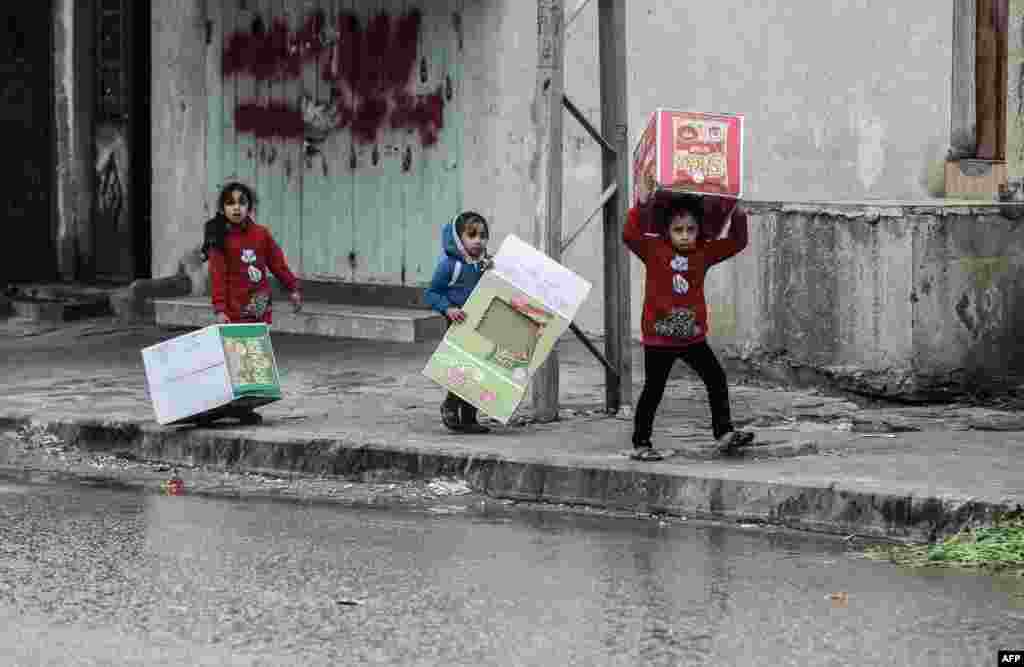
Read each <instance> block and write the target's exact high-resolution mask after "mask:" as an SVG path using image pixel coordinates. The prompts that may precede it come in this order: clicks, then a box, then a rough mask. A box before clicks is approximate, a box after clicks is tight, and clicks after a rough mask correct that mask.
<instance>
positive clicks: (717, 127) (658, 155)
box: [633, 109, 743, 205]
mask: <svg viewBox="0 0 1024 667" xmlns="http://www.w3.org/2000/svg"><path fill="white" fill-rule="evenodd" d="M659 193H665V194H691V195H714V196H719V197H729V198H735V199H739V198H741V197H742V196H743V116H742V115H741V114H724V113H701V112H697V111H677V110H673V109H656V110H655V112H654V114H652V116H651V119H650V121H648V123H647V127H646V128H645V129H644V132H643V134H642V135H641V136H640V141H639V143H638V144H637V147H636V149H635V150H634V151H633V201H634V204H635V205H642V204H645V203H647V201H648V200H649V199H650V198H651V197H652V196H654V195H656V194H659Z"/></svg>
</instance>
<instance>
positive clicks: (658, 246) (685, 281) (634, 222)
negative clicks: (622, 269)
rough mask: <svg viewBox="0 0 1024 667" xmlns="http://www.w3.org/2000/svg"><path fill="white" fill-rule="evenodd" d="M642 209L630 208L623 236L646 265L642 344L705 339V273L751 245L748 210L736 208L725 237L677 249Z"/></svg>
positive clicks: (672, 344)
mask: <svg viewBox="0 0 1024 667" xmlns="http://www.w3.org/2000/svg"><path fill="white" fill-rule="evenodd" d="M640 219H641V216H640V211H638V210H637V209H636V208H632V209H630V211H629V218H628V220H627V221H626V227H625V229H624V230H623V232H622V240H623V241H624V242H625V243H626V245H627V246H629V249H630V250H632V251H633V253H634V254H635V255H636V256H637V257H639V258H640V261H642V262H643V263H644V266H645V267H646V269H647V279H646V283H645V290H644V312H643V319H642V321H641V324H640V330H641V333H642V341H643V344H644V345H653V346H657V347H686V346H688V345H693V344H694V343H699V342H701V341H703V340H704V338H705V335H706V333H707V329H708V309H707V304H706V303H705V302H704V276H705V275H706V274H707V270H708V269H710V268H711V267H712V266H714V265H715V264H717V263H718V262H721V261H722V260H725V259H728V258H730V257H732V256H733V255H735V254H736V253H738V252H740V251H741V250H743V249H744V248H745V247H747V214H746V213H745V212H743V211H742V210H739V209H737V211H736V213H735V214H734V215H733V218H732V225H731V226H730V227H729V236H728V238H725V239H715V240H708V241H704V240H702V241H698V242H697V247H696V248H695V249H694V250H693V251H691V252H689V253H687V254H685V255H682V254H677V253H676V251H675V249H674V248H673V247H672V242H671V241H670V240H669V239H668V238H667V237H666V235H665V234H664V233H654V232H653V230H651V231H645V230H644V229H643V228H642V224H641V221H640Z"/></svg>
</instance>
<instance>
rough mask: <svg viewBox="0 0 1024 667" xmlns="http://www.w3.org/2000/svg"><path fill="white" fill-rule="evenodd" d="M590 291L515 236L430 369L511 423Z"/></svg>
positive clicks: (470, 399)
mask: <svg viewBox="0 0 1024 667" xmlns="http://www.w3.org/2000/svg"><path fill="white" fill-rule="evenodd" d="M589 293H590V283H589V282H587V281H586V280H584V279H583V278H581V277H579V276H578V275H576V274H575V273H573V272H572V271H570V270H569V269H567V268H565V267H564V266H562V265H561V264H558V263H557V262H555V261H554V260H552V259H551V258H550V257H548V256H547V255H545V254H544V253H542V252H540V251H539V250H537V249H535V248H533V247H532V246H530V245H529V244H527V243H525V242H523V241H521V240H520V239H519V238H517V237H516V236H513V235H510V236H508V237H507V238H506V239H505V241H504V242H503V243H502V245H501V249H500V250H499V251H498V254H497V255H496V256H495V258H494V268H493V269H491V270H490V271H488V272H487V273H485V274H484V275H483V277H482V278H481V279H480V282H479V283H477V286H476V288H475V289H474V290H473V293H472V294H470V296H469V300H467V301H466V304H465V305H464V306H463V307H462V309H463V310H464V311H465V313H466V320H465V321H464V322H463V323H461V324H458V325H455V326H452V327H450V328H449V329H448V331H447V333H445V336H444V339H443V340H442V341H441V343H440V344H439V345H438V347H437V351H435V352H434V354H433V355H432V356H431V357H430V360H429V361H428V362H427V365H426V367H425V368H424V369H423V374H424V375H426V376H427V377H428V378H430V379H431V380H433V381H435V382H437V383H438V384H440V385H441V386H442V387H444V388H445V389H447V390H449V391H451V392H454V393H455V394H456V395H458V396H459V397H460V398H462V399H463V400H465V401H467V402H469V403H470V404H472V405H474V406H476V407H477V408H479V409H480V410H481V412H483V413H485V414H487V415H489V416H491V417H493V418H495V419H497V420H498V421H500V422H501V423H503V424H507V423H508V422H509V420H510V419H511V418H512V416H513V414H515V411H516V410H517V409H518V407H519V404H520V403H521V402H522V400H523V397H524V396H525V395H526V390H527V387H529V384H530V380H531V378H532V377H533V374H534V373H535V372H536V371H537V369H538V368H539V367H540V365H541V364H543V363H544V361H545V360H546V359H547V358H548V355H549V354H551V350H552V349H554V346H555V343H557V342H558V339H559V337H560V336H561V335H562V334H563V333H565V331H566V330H567V329H568V328H569V324H570V323H571V322H572V319H573V318H574V317H575V316H576V311H577V310H579V307H580V305H581V304H582V303H583V301H584V300H585V299H586V298H587V294H589Z"/></svg>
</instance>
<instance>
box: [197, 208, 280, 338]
mask: <svg viewBox="0 0 1024 667" xmlns="http://www.w3.org/2000/svg"><path fill="white" fill-rule="evenodd" d="M209 256H210V291H211V293H212V301H213V310H214V311H215V312H217V313H225V314H226V315H227V316H228V319H230V320H231V322H232V323H234V322H266V323H267V324H270V322H271V319H272V318H271V307H270V293H271V290H270V280H269V279H268V277H267V273H268V270H269V272H270V273H273V274H274V276H276V277H277V279H278V280H280V281H281V282H282V283H284V286H285V288H286V289H287V290H288V291H289V292H295V291H297V290H298V289H299V281H298V279H297V278H296V277H295V275H294V274H293V273H292V272H291V270H289V268H288V262H287V260H285V257H284V252H283V251H282V250H281V247H280V246H278V245H277V243H276V242H275V241H274V237H273V236H271V235H270V230H268V229H267V228H266V227H264V226H263V225H259V224H257V223H255V222H251V221H250V222H245V223H243V224H241V225H234V224H231V223H228V231H227V234H226V235H225V238H224V252H221V251H219V250H216V249H211V250H210V255H209Z"/></svg>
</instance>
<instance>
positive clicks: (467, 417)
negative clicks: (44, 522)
mask: <svg viewBox="0 0 1024 667" xmlns="http://www.w3.org/2000/svg"><path fill="white" fill-rule="evenodd" d="M461 423H462V430H463V432H464V433H490V432H491V429H490V428H489V427H487V426H484V425H483V424H481V423H480V422H479V421H477V410H476V408H474V407H473V406H472V405H463V406H462V420H461Z"/></svg>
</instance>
